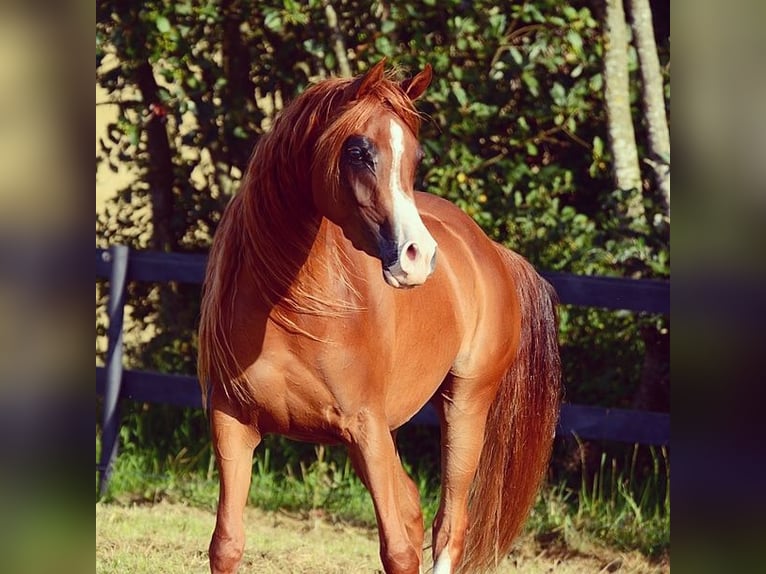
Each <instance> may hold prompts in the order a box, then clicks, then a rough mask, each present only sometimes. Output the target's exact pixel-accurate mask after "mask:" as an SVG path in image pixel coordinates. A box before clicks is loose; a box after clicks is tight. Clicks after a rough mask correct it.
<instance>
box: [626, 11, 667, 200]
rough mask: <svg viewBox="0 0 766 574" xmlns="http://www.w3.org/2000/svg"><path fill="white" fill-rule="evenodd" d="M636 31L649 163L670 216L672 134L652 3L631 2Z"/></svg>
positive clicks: (634, 37) (634, 31)
mask: <svg viewBox="0 0 766 574" xmlns="http://www.w3.org/2000/svg"><path fill="white" fill-rule="evenodd" d="M628 2H629V7H630V15H631V22H632V29H633V43H634V44H635V46H636V52H637V53H638V61H639V65H640V69H641V96H642V101H643V107H644V117H645V118H646V125H647V131H648V137H649V158H648V160H647V161H648V163H649V165H650V166H651V167H652V169H653V171H654V179H655V182H656V184H657V189H658V190H659V191H660V193H662V197H663V199H664V201H665V209H666V212H667V214H668V215H669V214H670V134H669V132H668V120H667V114H666V112H665V95H664V89H663V88H664V86H663V82H662V74H661V72H660V59H659V57H658V56H657V44H656V42H655V39H654V26H653V24H652V9H651V7H650V5H649V0H628Z"/></svg>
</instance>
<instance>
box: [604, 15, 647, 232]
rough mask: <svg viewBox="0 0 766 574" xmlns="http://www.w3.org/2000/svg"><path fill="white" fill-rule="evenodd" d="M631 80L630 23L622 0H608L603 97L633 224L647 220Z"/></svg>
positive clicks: (615, 162) (620, 184) (616, 168)
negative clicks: (632, 104) (629, 69)
mask: <svg viewBox="0 0 766 574" xmlns="http://www.w3.org/2000/svg"><path fill="white" fill-rule="evenodd" d="M629 79H630V78H629V72H628V26H627V24H626V22H625V11H624V10H623V7H622V0H606V13H605V42H604V90H605V92H604V100H605V104H606V112H607V120H608V124H609V127H608V131H609V145H610V148H611V152H612V158H613V172H614V183H615V186H616V188H617V189H620V190H626V191H630V195H629V196H628V200H627V204H626V206H625V209H626V216H627V217H628V218H629V219H630V220H631V224H633V223H636V224H639V225H640V224H641V223H643V221H644V220H645V215H644V206H643V198H642V194H641V169H640V167H639V163H638V150H637V149H636V135H635V132H634V130H633V118H632V116H631V113H630V84H629Z"/></svg>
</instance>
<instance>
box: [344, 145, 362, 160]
mask: <svg viewBox="0 0 766 574" xmlns="http://www.w3.org/2000/svg"><path fill="white" fill-rule="evenodd" d="M364 156H365V153H364V150H363V149H362V148H360V147H357V146H354V147H350V148H348V157H349V158H350V159H351V160H352V161H362V160H363V159H364Z"/></svg>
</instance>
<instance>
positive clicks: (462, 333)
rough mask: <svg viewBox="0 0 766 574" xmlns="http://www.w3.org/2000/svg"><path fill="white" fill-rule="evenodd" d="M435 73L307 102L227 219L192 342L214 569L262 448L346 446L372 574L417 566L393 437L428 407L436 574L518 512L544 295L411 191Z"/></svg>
mask: <svg viewBox="0 0 766 574" xmlns="http://www.w3.org/2000/svg"><path fill="white" fill-rule="evenodd" d="M431 75H432V72H431V68H430V66H427V67H426V68H425V69H424V70H422V71H421V72H420V73H418V74H417V75H415V76H414V77H412V78H411V79H408V80H405V81H402V82H399V81H395V79H393V77H392V75H391V74H386V73H384V68H383V62H381V63H379V64H378V65H376V66H374V67H373V68H371V69H370V70H369V72H367V73H366V74H364V75H362V76H359V77H357V78H351V79H330V80H326V81H323V82H321V83H318V84H316V85H314V86H312V87H310V88H309V89H308V90H306V91H305V92H304V93H303V94H302V95H301V96H299V97H298V98H297V99H296V100H295V101H293V102H292V103H291V104H290V105H288V106H286V107H285V109H284V110H283V112H282V113H281V115H280V117H279V118H278V119H277V120H276V122H275V123H274V125H273V128H272V130H271V131H270V133H268V134H267V135H264V136H263V137H262V138H261V139H260V141H259V142H258V144H257V145H256V147H255V149H254V152H253V156H252V159H251V161H250V164H249V167H248V169H247V172H246V174H245V177H244V181H243V185H242V188H241V191H240V192H239V193H238V194H237V195H236V196H235V197H234V198H233V200H232V201H231V203H230V204H229V206H228V207H227V209H226V211H225V212H224V215H223V218H222V220H221V222H220V225H219V228H218V230H217V233H216V235H215V239H214V241H213V247H212V250H211V253H210V259H209V264H208V269H207V277H206V280H205V287H204V296H203V301H202V313H201V324H200V331H199V349H200V350H199V379H200V381H201V385H202V393H203V398H204V399H205V401H206V406H207V408H208V411H209V414H210V418H211V426H212V441H213V445H214V449H215V454H216V458H217V462H218V468H219V470H220V496H219V502H218V513H217V517H216V525H215V530H214V533H213V537H212V541H211V543H210V568H211V570H212V572H214V573H223V572H233V571H235V570H236V569H237V566H238V564H239V562H240V560H241V558H242V554H243V549H244V543H245V540H244V524H243V510H244V507H245V503H246V499H247V496H248V490H249V485H250V478H251V469H252V462H253V450H254V449H255V447H256V446H257V445H258V444H259V442H260V441H261V437H262V436H263V435H264V434H266V433H278V434H282V435H285V436H288V437H291V438H294V439H297V440H305V441H313V442H322V443H342V444H344V445H345V446H346V447H347V448H348V452H349V455H350V459H351V461H352V463H353V466H354V468H355V470H356V472H357V473H358V474H359V476H360V478H361V479H362V481H363V482H364V484H365V486H366V487H367V489H368V490H369V492H370V494H371V496H372V500H373V503H374V507H375V515H376V518H377V522H378V532H379V537H380V556H381V559H382V562H383V566H384V568H385V571H386V572H388V573H402V574H404V573H416V572H420V571H422V570H423V568H424V563H423V539H424V525H423V515H422V512H421V507H420V499H419V495H418V490H417V488H416V486H415V484H414V483H413V481H412V480H411V479H410V478H409V477H408V476H407V474H406V473H405V471H404V470H403V468H402V465H401V461H400V459H399V454H398V451H397V446H396V442H395V433H396V429H397V428H399V427H400V426H402V425H403V424H404V423H406V422H407V421H408V420H409V419H410V418H411V417H412V416H413V415H415V413H417V412H418V411H419V410H420V409H421V407H423V406H424V404H426V403H427V402H428V401H431V402H432V404H433V405H434V406H435V408H436V410H437V412H438V415H439V418H440V421H441V453H442V457H441V458H442V492H441V501H440V506H439V511H438V513H437V516H436V519H435V521H434V525H433V536H432V555H433V560H434V568H433V572H434V573H436V574H448V573H451V572H456V571H458V569H460V570H461V571H469V572H476V571H479V570H485V569H488V568H492V567H493V566H494V565H496V564H497V562H498V561H499V560H500V559H502V557H503V556H504V554H505V553H506V552H507V551H508V549H509V547H510V545H511V542H512V541H513V538H514V536H515V535H516V534H517V532H518V531H519V529H520V527H521V525H522V522H523V520H524V519H525V517H526V515H527V513H528V511H529V508H530V506H531V504H532V503H533V500H534V498H535V495H536V491H537V488H538V486H539V483H540V480H541V477H542V476H543V474H544V472H545V469H546V467H547V464H548V459H549V456H550V449H551V443H552V440H553V435H554V427H555V424H556V421H557V418H558V407H559V395H560V364H559V354H558V345H557V321H556V312H555V304H556V301H555V294H554V292H553V290H552V289H551V287H550V286H549V285H548V284H547V283H546V282H545V281H544V280H543V279H542V278H541V277H540V276H539V275H538V274H537V273H536V272H535V271H534V270H533V268H532V267H531V265H530V264H529V263H527V262H526V261H525V260H524V259H523V258H522V257H521V256H519V255H517V254H515V253H513V252H511V251H509V250H507V249H505V248H504V247H501V246H500V245H498V244H496V243H493V242H492V241H490V240H489V239H488V238H487V237H486V236H485V235H484V234H483V233H482V231H481V230H480V229H479V227H478V226H477V225H476V224H475V223H474V222H473V220H471V219H470V218H469V217H468V216H467V215H465V214H464V213H463V212H462V211H460V210H459V209H458V208H457V207H455V206H453V205H452V204H451V203H449V202H447V201H445V200H443V199H440V198H438V197H436V196H434V195H429V194H425V193H416V192H414V191H413V185H414V179H415V172H416V169H417V166H418V162H419V161H420V159H421V156H422V155H423V154H422V150H421V149H420V146H419V144H418V140H417V136H418V131H419V127H420V116H419V115H418V112H417V111H416V110H415V107H414V104H413V102H414V100H416V99H417V98H418V97H420V96H421V94H422V93H423V92H424V91H425V89H426V88H427V86H428V84H429V83H430V81H431ZM437 246H438V247H437ZM437 253H438V255H437Z"/></svg>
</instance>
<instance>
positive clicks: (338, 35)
mask: <svg viewBox="0 0 766 574" xmlns="http://www.w3.org/2000/svg"><path fill="white" fill-rule="evenodd" d="M322 4H324V12H325V15H326V16H327V26H328V27H329V28H330V32H331V34H330V36H331V38H332V47H333V51H334V52H335V59H336V60H337V61H338V70H339V71H340V75H341V76H343V77H344V78H350V77H351V66H350V65H349V63H348V57H347V56H346V41H345V39H344V38H343V33H342V32H341V30H340V25H339V24H338V14H337V13H336V12H335V8H333V6H332V3H331V2H330V1H329V0H324V2H322Z"/></svg>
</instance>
